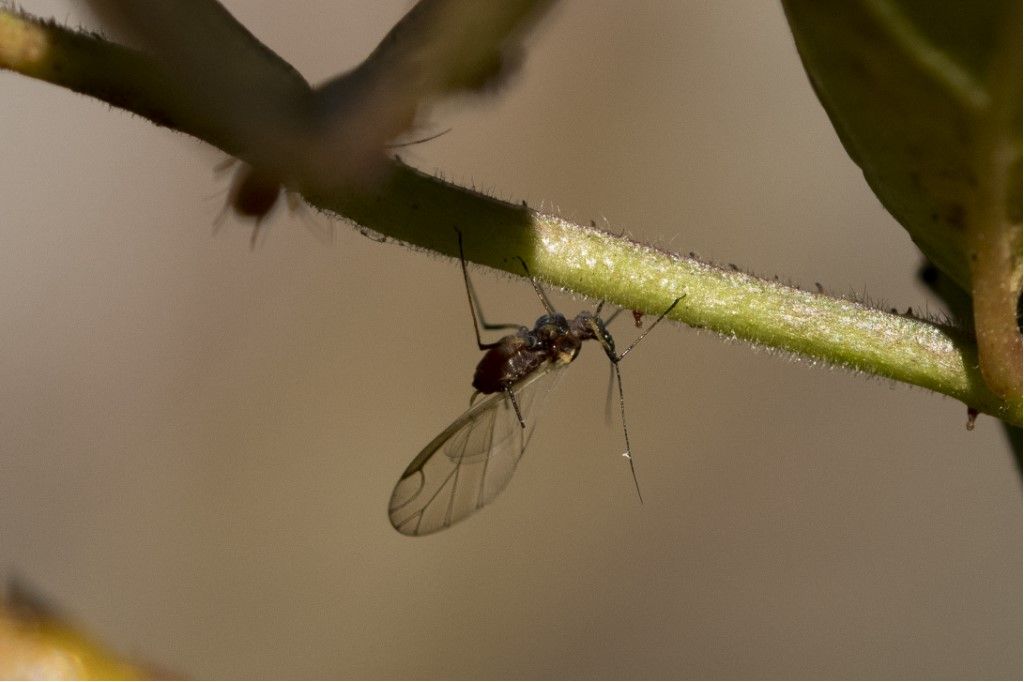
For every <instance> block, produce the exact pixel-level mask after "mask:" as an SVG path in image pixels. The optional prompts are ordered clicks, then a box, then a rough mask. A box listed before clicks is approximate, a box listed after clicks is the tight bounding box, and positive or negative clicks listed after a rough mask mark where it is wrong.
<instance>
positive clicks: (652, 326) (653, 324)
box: [606, 294, 686, 388]
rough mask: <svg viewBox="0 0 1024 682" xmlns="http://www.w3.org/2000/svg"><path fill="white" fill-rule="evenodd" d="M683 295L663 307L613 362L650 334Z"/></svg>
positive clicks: (616, 361) (619, 359)
mask: <svg viewBox="0 0 1024 682" xmlns="http://www.w3.org/2000/svg"><path fill="white" fill-rule="evenodd" d="M685 296H686V294H683V295H682V296H680V297H679V298H677V299H676V300H674V301H672V305H670V306H669V307H668V308H665V312H663V313H662V314H661V315H658V319H656V320H655V321H654V322H652V323H651V324H650V326H649V327H647V329H645V330H644V331H643V332H642V333H641V334H640V336H638V337H636V340H635V341H634V342H633V343H631V344H629V346H628V347H627V348H626V350H624V351H622V352H621V353H619V354H618V356H616V359H615V363H616V364H618V363H619V362H620V361H621V360H622V358H624V357H626V354H627V353H629V351H631V350H633V349H634V348H636V344H638V343H640V342H641V341H643V340H644V337H645V336H647V335H648V334H650V333H651V330H652V329H654V328H655V327H657V326H658V323H659V322H661V321H662V320H664V319H665V316H666V315H668V314H669V313H670V312H672V309H673V308H675V307H676V305H677V304H678V303H679V302H680V301H681V300H683V298H684V297H685ZM606 350H607V349H606ZM620 388H621V386H620Z"/></svg>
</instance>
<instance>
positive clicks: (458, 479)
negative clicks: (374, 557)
mask: <svg viewBox="0 0 1024 682" xmlns="http://www.w3.org/2000/svg"><path fill="white" fill-rule="evenodd" d="M554 369H555V367H554V365H552V364H551V363H548V364H545V365H542V366H541V367H539V368H538V369H537V370H535V371H534V372H533V373H531V374H530V375H529V376H527V377H526V378H524V379H523V380H522V381H520V382H519V383H518V384H516V386H515V387H514V388H513V392H514V393H515V396H516V401H517V402H518V403H519V410H520V412H521V413H522V415H523V421H524V422H525V424H526V428H523V427H522V426H521V425H520V423H519V418H518V417H517V416H516V412H515V409H514V408H513V406H512V401H511V400H509V397H508V396H507V395H506V394H504V393H494V394H492V395H489V396H487V397H486V398H485V399H484V400H482V401H480V402H479V403H477V404H476V405H474V406H472V407H470V408H469V409H468V410H467V411H466V412H465V413H463V415H462V416H461V417H459V418H458V419H456V420H455V421H454V422H452V423H451V425H450V426H449V427H448V428H447V429H445V430H444V431H442V432H441V433H440V434H439V435H438V436H437V438H435V439H434V440H432V441H431V442H430V443H429V444H428V445H427V447H425V448H423V450H422V452H420V454H419V455H417V456H416V458H415V459H414V460H413V461H412V462H411V463H410V464H409V467H408V468H407V469H406V470H405V473H403V474H402V477H401V479H399V481H398V484H397V485H395V490H394V492H392V493H391V502H390V504H389V505H388V515H389V516H390V517H391V525H393V526H394V527H395V528H396V529H397V530H398V531H399V532H400V533H403V534H405V535H427V534H429V533H434V532H436V531H439V530H443V529H445V528H447V527H449V526H450V525H452V524H453V523H455V522H457V521H461V520H462V519H464V518H466V517H467V516H469V515H470V514H472V513H473V512H475V511H476V510H477V509H480V508H481V507H483V506H484V505H485V504H487V503H488V502H490V501H491V500H493V499H494V498H495V497H497V496H498V494H499V493H500V492H501V491H502V490H504V489H505V486H506V485H508V482H509V480H510V479H511V478H512V473H513V472H514V471H515V469H516V464H518V463H519V458H520V457H522V456H523V451H524V450H525V449H526V446H527V444H528V443H529V441H530V436H531V435H532V434H533V428H534V425H535V423H536V420H535V418H534V417H535V415H537V414H539V412H540V410H539V407H540V404H541V403H542V402H543V401H544V399H545V397H546V396H547V395H548V393H549V392H550V390H551V388H552V387H553V385H554V380H553V378H554V377H555V376H557V375H558V374H560V372H558V371H553V370H554Z"/></svg>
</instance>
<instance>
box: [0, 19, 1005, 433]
mask: <svg viewBox="0 0 1024 682" xmlns="http://www.w3.org/2000/svg"><path fill="white" fill-rule="evenodd" d="M0 68H6V69H10V70H13V71H17V72H19V73H22V74H25V75H28V76H32V77H34V78H39V79H41V80H45V81H48V82H51V83H55V84H57V85H62V86H64V87H68V88H70V89H73V90H76V91H78V92H83V93H86V94H89V95H92V96H93V97H97V98H99V99H101V100H103V101H106V102H109V103H111V104H114V105H116V106H120V107H122V108H124V109H127V110H129V111H132V112H134V113H137V114H140V115H142V116H145V117H147V118H150V119H151V120H153V121H155V122H157V123H159V124H161V125H167V126H169V127H173V128H176V129H178V130H181V131H183V132H187V133H189V134H192V135H195V136H196V137H199V138H200V139H203V140H204V141H206V142H208V143H210V144H212V145H215V146H217V147H220V148H221V149H224V150H225V151H227V152H229V153H231V154H234V155H240V156H242V155H244V153H245V152H244V147H245V146H246V145H243V144H240V142H239V140H238V139H236V138H235V137H233V136H232V131H230V130H224V129H223V128H224V127H223V126H218V125H211V124H210V122H209V121H208V120H206V118H204V117H202V116H195V115H194V114H193V113H192V111H191V109H190V108H189V107H183V106H181V105H180V104H179V103H178V101H177V98H178V97H179V96H180V97H187V95H185V94H183V93H182V89H181V88H182V86H179V85H175V84H174V81H173V79H171V78H169V77H168V74H167V73H166V72H165V70H164V69H163V68H162V67H161V66H160V64H159V63H157V62H156V61H155V60H153V59H151V58H149V57H147V56H145V55H143V54H140V53H138V52H135V51H132V50H128V49H126V48H123V47H119V46H116V45H112V44H110V43H108V42H106V41H104V40H102V39H100V38H98V37H96V36H92V35H85V34H77V33H73V32H70V31H67V30H66V29H63V28H60V27H57V26H55V25H53V24H50V23H47V22H42V21H39V20H36V19H33V18H31V17H27V16H25V15H22V14H17V13H12V12H10V11H6V10H0ZM246 160H251V159H246ZM303 175H304V174H303V173H301V172H299V173H294V174H292V175H291V176H292V177H303ZM314 183H315V186H314ZM306 184H307V185H308V186H304V187H298V188H296V189H298V190H300V191H302V193H303V195H304V196H305V198H306V199H307V200H308V201H309V202H310V203H311V204H313V205H314V206H318V207H320V208H322V209H324V210H327V211H331V212H333V213H336V214H338V215H339V216H341V217H343V218H346V219H348V220H351V221H353V222H355V223H357V224H359V225H361V226H363V227H364V228H368V229H370V230H372V231H374V232H377V233H379V234H380V235H383V236H384V237H387V238H390V239H394V240H398V241H402V242H405V243H407V244H410V245H414V246H418V247H421V248H425V249H429V250H432V251H434V252H437V253H441V254H445V255H448V256H453V257H454V256H456V255H457V242H456V238H455V231H454V230H455V228H458V229H459V230H461V231H462V233H463V235H464V236H465V245H466V256H467V258H468V259H469V260H471V261H473V262H476V263H480V264H483V265H488V266H490V267H493V268H497V269H501V270H505V271H506V272H510V273H512V274H515V275H522V274H523V273H522V268H521V266H520V265H519V263H518V261H517V260H515V258H514V256H519V257H522V258H523V259H524V260H525V261H526V263H527V264H528V265H529V267H530V270H531V272H532V273H533V274H534V275H535V276H536V277H537V278H538V279H539V280H542V281H544V282H546V283H548V284H551V285H554V286H558V287H562V288H565V289H569V290H572V291H575V292H577V293H580V294H584V295H587V296H590V297H593V298H598V299H602V300H608V301H610V302H612V303H615V304H616V305H620V306H622V307H624V308H626V309H633V310H639V311H642V312H645V313H649V314H657V313H660V312H661V311H662V310H664V309H665V308H667V307H668V305H669V303H671V301H672V300H673V299H675V298H676V297H678V296H685V298H684V299H683V301H682V302H681V303H680V304H679V305H678V306H677V307H676V308H675V310H674V311H673V312H672V314H671V316H670V317H671V318H672V319H674V320H677V321H680V322H684V323H686V324H688V325H690V326H693V327H699V328H704V329H709V330H712V331H715V332H717V333H719V334H722V335H723V336H726V337H728V338H733V339H742V340H745V341H748V342H751V343H754V344H757V345H760V346H764V347H768V348H774V349H779V350H782V351H787V352H792V353H796V354H799V355H801V356H804V357H807V358H810V359H811V360H813V361H822V362H826V363H829V364H831V365H837V366H842V367H846V368H849V369H854V370H857V371H862V372H866V373H869V374H874V375H878V376H883V377H888V378H891V379H895V380H897V381H902V382H905V383H908V384H914V385H917V386H922V387H924V388H927V389H930V390H933V391H936V392H938V393H943V394H946V395H949V396H952V397H954V398H956V399H958V400H961V401H963V402H964V403H966V404H967V405H969V406H971V407H974V408H976V409H978V410H979V411H981V412H985V413H988V414H991V415H995V416H997V417H999V418H1000V419H1003V420H1004V421H1006V422H1009V423H1012V424H1017V425H1019V424H1020V423H1021V405H1020V401H1019V400H1017V401H1016V402H1013V401H1005V400H1003V399H1001V398H999V397H998V396H996V395H994V394H993V393H992V392H991V391H990V390H989V389H988V388H987V387H986V385H985V382H984V381H983V380H982V377H981V375H980V373H979V371H978V368H977V366H978V361H977V345H976V343H975V341H974V339H973V337H971V336H969V335H968V334H966V333H964V332H961V331H959V330H957V329H955V328H952V327H946V326H942V325H938V324H935V323H932V322H928V321H924V320H919V319H915V318H912V317H907V316H902V315H897V314H890V313H886V312H882V311H879V310H874V309H872V308H869V307H867V306H865V305H862V304H859V303H856V302H853V301H848V300H844V299H837V298H833V297H830V296H826V295H824V294H818V293H809V292H806V291H802V290H799V289H795V288H793V287H789V286H784V285H782V284H780V283H779V282H777V281H768V280H764V279H761V278H758V277H754V276H751V275H747V274H745V273H742V272H737V271H734V270H731V269H723V268H719V267H716V266H713V265H710V264H708V263H704V262H701V261H698V260H696V259H694V258H684V257H681V256H679V255H678V254H673V253H668V252H666V251H662V250H659V249H655V248H652V247H649V246H644V245H641V244H637V243H635V242H633V241H631V240H630V239H628V238H625V237H620V236H614V235H611V234H608V233H607V232H604V231H601V230H598V229H596V228H593V227H584V226H579V225H574V224H572V223H569V222H567V221H565V220H562V219H560V218H557V217H554V216H549V215H544V214H541V213H538V212H536V211H533V210H531V209H529V208H527V207H526V206H521V205H516V204H510V203H507V202H502V201H498V200H496V199H493V198H491V197H487V196H484V195H482V194H479V193H477V192H474V191H471V190H468V189H465V188H462V187H457V186H455V185H452V184H449V183H446V182H444V181H443V180H440V179H438V178H436V177H432V176H428V175H424V174H422V173H419V172H417V171H415V170H413V169H411V168H409V167H408V166H405V165H403V164H402V163H401V162H399V161H395V162H391V163H390V164H389V169H388V172H387V173H386V175H385V177H384V178H383V179H382V180H381V181H380V182H379V183H378V184H376V185H374V186H372V187H369V188H360V189H353V188H351V187H348V188H338V187H332V185H331V182H330V179H318V178H315V179H314V181H313V182H307V183H306Z"/></svg>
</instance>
